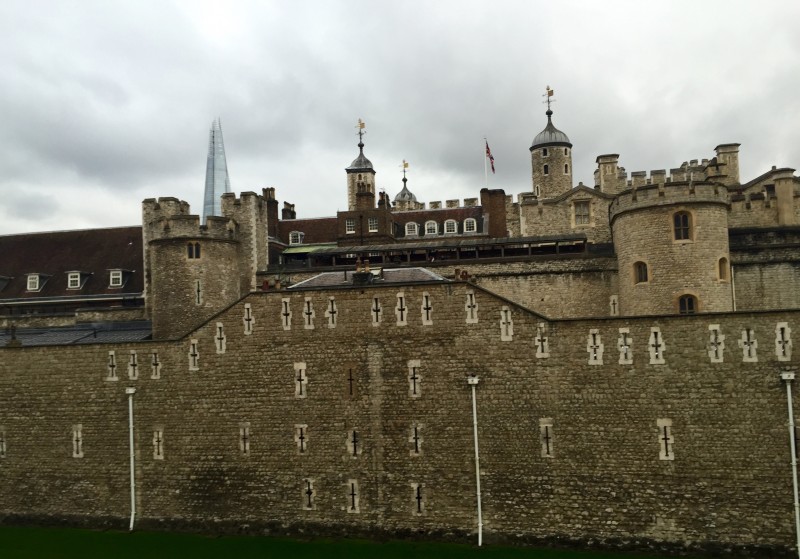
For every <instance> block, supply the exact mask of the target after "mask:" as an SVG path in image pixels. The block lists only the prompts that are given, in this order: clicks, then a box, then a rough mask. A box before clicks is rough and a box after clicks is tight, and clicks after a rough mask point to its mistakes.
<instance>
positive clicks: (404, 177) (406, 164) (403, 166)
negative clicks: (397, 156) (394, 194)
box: [401, 159, 408, 184]
mask: <svg viewBox="0 0 800 559" xmlns="http://www.w3.org/2000/svg"><path fill="white" fill-rule="evenodd" d="M401 167H402V168H403V184H405V182H406V169H408V161H406V160H405V159H403V164H402V165H401Z"/></svg>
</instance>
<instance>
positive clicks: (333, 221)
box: [278, 217, 339, 244]
mask: <svg viewBox="0 0 800 559" xmlns="http://www.w3.org/2000/svg"><path fill="white" fill-rule="evenodd" d="M338 226H339V225H338V219H337V218H335V217H316V218H309V219H282V220H281V221H279V222H278V238H279V239H280V240H281V241H283V242H284V243H286V244H289V233H291V232H292V231H300V232H302V233H303V235H304V236H303V244H312V243H325V242H336V237H338Z"/></svg>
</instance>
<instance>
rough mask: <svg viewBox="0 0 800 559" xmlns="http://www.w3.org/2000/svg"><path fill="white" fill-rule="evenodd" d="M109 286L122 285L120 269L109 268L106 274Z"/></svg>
mask: <svg viewBox="0 0 800 559" xmlns="http://www.w3.org/2000/svg"><path fill="white" fill-rule="evenodd" d="M108 286H109V287H122V270H111V271H110V272H109V274H108Z"/></svg>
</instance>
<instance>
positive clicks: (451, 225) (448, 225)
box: [444, 219, 458, 235]
mask: <svg viewBox="0 0 800 559" xmlns="http://www.w3.org/2000/svg"><path fill="white" fill-rule="evenodd" d="M450 229H452V231H451V230H450ZM444 232H445V234H446V235H452V234H454V233H458V222H456V220H455V219H448V220H447V221H445V222H444Z"/></svg>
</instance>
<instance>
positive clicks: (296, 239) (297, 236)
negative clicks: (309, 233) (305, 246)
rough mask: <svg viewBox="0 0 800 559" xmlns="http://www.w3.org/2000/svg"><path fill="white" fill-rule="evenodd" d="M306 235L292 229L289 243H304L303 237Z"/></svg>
mask: <svg viewBox="0 0 800 559" xmlns="http://www.w3.org/2000/svg"><path fill="white" fill-rule="evenodd" d="M304 237H305V235H304V234H303V233H302V232H300V231H292V232H291V233H289V244H290V245H299V244H302V243H303V238H304Z"/></svg>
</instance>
